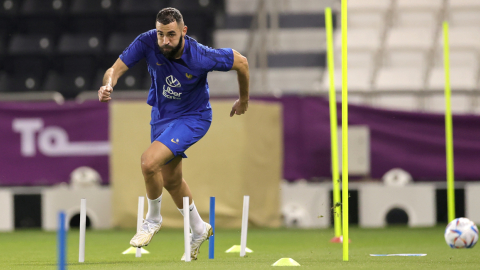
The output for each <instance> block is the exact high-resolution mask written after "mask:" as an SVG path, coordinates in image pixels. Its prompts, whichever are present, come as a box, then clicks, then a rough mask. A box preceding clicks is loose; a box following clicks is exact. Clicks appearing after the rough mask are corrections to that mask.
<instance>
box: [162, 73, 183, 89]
mask: <svg viewBox="0 0 480 270" xmlns="http://www.w3.org/2000/svg"><path fill="white" fill-rule="evenodd" d="M166 81H167V84H168V86H170V87H180V86H182V85H181V84H180V82H179V81H178V80H177V78H175V77H173V75H170V76H168V77H167V79H166Z"/></svg>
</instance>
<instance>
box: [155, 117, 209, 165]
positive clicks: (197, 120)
mask: <svg viewBox="0 0 480 270" xmlns="http://www.w3.org/2000/svg"><path fill="white" fill-rule="evenodd" d="M162 122H163V121H162ZM162 122H158V123H152V124H151V142H154V141H159V142H161V143H163V144H164V145H165V146H167V147H168V148H169V149H170V150H171V151H172V153H173V155H174V156H175V157H177V156H182V157H183V158H186V157H187V155H185V151H186V150H187V149H188V148H189V147H190V146H192V145H193V144H194V143H196V142H198V141H199V140H200V139H201V138H202V137H203V136H205V134H206V133H207V131H208V129H209V128H210V124H211V121H210V120H206V119H203V118H202V117H200V116H184V117H180V118H177V119H174V120H171V121H169V122H167V123H162Z"/></svg>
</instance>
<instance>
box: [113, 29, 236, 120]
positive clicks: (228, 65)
mask: <svg viewBox="0 0 480 270" xmlns="http://www.w3.org/2000/svg"><path fill="white" fill-rule="evenodd" d="M142 58H145V59H146V62H147V66H148V72H149V73H150V77H151V79H152V85H151V86H150V91H149V93H148V100H147V103H148V104H149V105H150V106H152V107H153V108H152V110H155V109H158V115H156V116H155V117H154V114H153V113H152V123H154V122H156V121H162V122H163V121H168V120H169V119H176V118H178V117H180V116H188V115H198V114H199V113H200V114H201V115H202V118H204V119H205V118H207V119H208V120H210V121H211V115H212V114H211V107H210V102H209V88H208V82H207V74H208V72H210V71H213V70H218V71H228V70H230V69H232V66H233V51H232V49H229V48H227V49H212V48H209V47H207V46H204V45H202V44H200V43H198V42H197V41H196V40H195V39H193V38H191V37H189V36H187V35H185V46H184V49H183V54H182V57H181V58H179V59H167V58H166V57H165V56H164V55H163V54H162V53H161V52H160V48H159V46H158V43H157V30H156V29H152V30H150V31H148V32H145V33H143V34H141V35H139V36H138V37H137V38H136V39H135V40H134V41H133V42H132V44H130V46H128V47H127V48H126V49H125V51H123V53H122V54H121V55H120V59H122V61H123V62H124V63H125V65H127V67H128V68H131V67H132V66H134V65H135V64H136V63H137V62H138V61H140V59H142Z"/></svg>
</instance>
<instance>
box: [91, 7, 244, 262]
mask: <svg viewBox="0 0 480 270" xmlns="http://www.w3.org/2000/svg"><path fill="white" fill-rule="evenodd" d="M186 34H187V26H186V25H185V24H184V22H183V16H182V14H181V13H180V11H178V10H177V9H175V8H164V9H162V10H160V12H159V13H158V14H157V18H156V29H152V30H150V31H148V32H145V33H143V34H141V35H139V36H138V37H137V38H136V39H135V40H134V41H133V42H132V44H130V46H129V47H128V48H126V49H125V51H124V52H123V53H122V54H121V55H120V57H119V59H117V61H116V62H115V63H114V64H113V66H112V67H111V68H109V69H108V70H107V71H106V72H105V76H104V78H103V86H102V87H100V90H98V98H99V100H100V101H101V102H108V101H110V100H111V99H112V98H111V93H112V91H113V87H115V85H116V83H117V81H118V79H119V78H120V76H122V75H123V74H124V73H125V71H127V70H128V69H129V68H131V67H132V66H134V65H135V64H136V63H137V62H138V61H139V60H140V59H142V58H145V59H146V62H147V65H148V71H149V73H150V76H151V79H152V85H151V87H150V91H149V94H148V100H147V103H148V104H149V105H150V106H152V112H151V121H150V125H151V141H152V143H151V145H150V146H149V147H148V149H147V150H146V151H145V152H144V153H143V154H142V157H141V168H142V173H143V177H144V180H145V187H146V190H147V199H148V212H147V215H146V217H145V220H144V221H143V224H142V228H141V230H140V231H139V232H137V234H135V236H134V237H133V238H132V240H131V241H130V244H131V245H132V246H134V247H143V246H146V245H148V244H149V243H150V241H151V240H152V237H153V235H155V234H156V233H157V232H158V231H159V230H160V227H161V226H162V216H161V215H160V207H161V202H162V189H163V188H165V189H166V190H167V191H168V192H169V193H170V195H171V196H172V199H173V201H174V202H175V204H176V206H177V208H178V210H179V211H180V213H182V215H184V214H186V213H183V210H182V209H183V197H185V196H188V197H189V198H190V213H188V214H189V215H190V229H191V232H192V241H191V258H192V259H194V260H196V259H197V255H198V252H199V249H200V246H201V245H202V243H203V242H204V241H205V240H207V239H208V238H209V237H210V236H212V234H213V232H212V227H211V226H210V224H208V223H206V222H204V221H203V220H202V219H201V217H200V215H199V214H198V211H197V208H196V207H195V204H194V202H193V198H192V193H191V191H190V189H189V187H188V185H187V183H186V182H185V180H184V179H183V177H182V159H183V158H186V157H187V156H186V155H185V151H186V150H187V149H188V148H189V147H190V146H191V145H193V144H194V143H196V142H197V141H198V140H200V139H201V138H202V137H203V136H204V135H205V134H206V133H207V130H208V129H209V127H210V124H211V121H212V109H211V107H210V102H209V87H208V82H207V74H208V72H210V71H214V70H218V71H228V70H236V71H237V76H238V84H239V88H240V98H239V99H238V100H236V101H235V103H234V104H233V107H232V110H231V112H230V116H233V115H234V114H237V115H241V114H244V113H245V112H246V111H247V108H248V99H249V95H248V92H249V70H248V62H247V59H246V58H245V57H244V56H242V55H241V54H240V53H238V52H237V51H235V50H232V49H228V48H227V49H212V48H209V47H207V46H204V45H202V44H200V43H198V42H197V41H196V40H194V39H192V38H191V37H189V36H187V35H186ZM182 260H185V254H184V255H183V257H182Z"/></svg>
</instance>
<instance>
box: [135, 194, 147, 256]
mask: <svg viewBox="0 0 480 270" xmlns="http://www.w3.org/2000/svg"><path fill="white" fill-rule="evenodd" d="M144 201H145V197H143V196H139V197H138V214H137V232H139V231H140V229H141V228H142V223H143V204H144ZM135 257H137V258H139V257H142V248H141V247H137V252H136V253H135Z"/></svg>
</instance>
